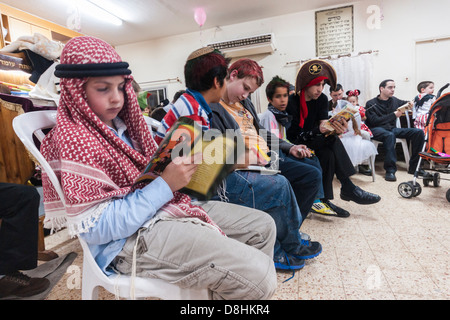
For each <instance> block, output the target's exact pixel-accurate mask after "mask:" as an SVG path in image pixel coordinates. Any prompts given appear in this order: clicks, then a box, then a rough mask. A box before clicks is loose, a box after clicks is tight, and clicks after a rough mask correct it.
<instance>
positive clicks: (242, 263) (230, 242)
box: [113, 201, 277, 299]
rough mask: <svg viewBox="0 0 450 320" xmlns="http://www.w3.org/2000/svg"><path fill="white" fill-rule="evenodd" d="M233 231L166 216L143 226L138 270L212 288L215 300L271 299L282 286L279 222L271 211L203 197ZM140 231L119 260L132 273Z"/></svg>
mask: <svg viewBox="0 0 450 320" xmlns="http://www.w3.org/2000/svg"><path fill="white" fill-rule="evenodd" d="M196 204H200V205H201V206H202V207H203V208H204V209H205V211H206V212H207V213H208V215H209V216H210V217H211V219H212V220H213V221H214V222H215V223H216V224H217V225H218V226H219V227H220V228H221V229H222V231H223V232H225V233H226V234H227V237H225V236H223V235H222V234H220V233H219V232H217V230H213V229H211V228H210V227H207V226H204V225H202V224H198V223H193V222H186V221H178V220H169V221H168V220H160V221H158V222H157V223H155V224H154V225H153V226H152V227H151V228H148V229H146V230H141V232H140V234H139V238H140V239H139V241H138V242H137V250H136V252H137V254H136V275H137V276H139V277H155V278H160V279H164V280H166V281H169V282H172V283H175V284H177V285H179V286H181V287H191V288H196V289H200V288H208V289H210V290H211V291H212V297H213V299H268V298H270V297H271V296H272V295H273V293H274V292H275V289H276V285H277V278H276V272H275V268H274V263H273V260H272V259H273V249H274V243H275V235H276V231H275V224H274V222H273V219H272V218H271V217H270V216H269V215H268V214H266V213H264V212H262V211H259V210H255V209H251V208H247V207H243V206H239V205H234V204H230V203H225V202H219V201H208V202H199V203H196ZM136 238H137V233H136V234H134V235H133V236H131V237H130V238H129V239H128V240H127V242H126V243H125V246H124V248H123V250H122V251H121V252H120V254H119V255H118V256H117V257H116V258H115V259H114V261H113V265H114V267H115V268H116V269H117V270H118V271H119V272H121V273H124V274H130V273H131V271H132V270H131V269H132V259H133V248H134V246H135V244H136Z"/></svg>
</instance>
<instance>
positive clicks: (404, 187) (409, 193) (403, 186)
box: [398, 181, 416, 199]
mask: <svg viewBox="0 0 450 320" xmlns="http://www.w3.org/2000/svg"><path fill="white" fill-rule="evenodd" d="M398 193H400V195H401V196H402V197H403V198H407V199H409V198H412V197H414V194H415V193H416V188H415V187H414V185H413V183H412V181H408V182H402V183H400V184H399V185H398Z"/></svg>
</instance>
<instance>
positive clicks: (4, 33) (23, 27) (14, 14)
mask: <svg viewBox="0 0 450 320" xmlns="http://www.w3.org/2000/svg"><path fill="white" fill-rule="evenodd" d="M0 16H1V19H0V23H1V27H2V28H1V29H0V33H1V39H0V48H3V47H4V46H6V45H8V44H10V43H11V42H13V41H15V40H17V38H18V37H20V36H25V35H33V34H34V33H36V32H38V33H40V34H42V35H44V36H46V37H47V38H48V39H50V40H55V41H60V42H62V43H66V42H67V41H69V40H70V39H72V38H73V37H77V36H81V35H82V34H81V33H78V32H76V31H73V30H70V29H68V28H64V27H62V26H60V25H57V24H55V23H52V22H49V21H47V20H44V19H41V18H38V17H36V16H33V15H31V14H29V13H26V12H24V11H21V10H18V9H15V8H13V7H10V6H7V5H5V4H1V3H0Z"/></svg>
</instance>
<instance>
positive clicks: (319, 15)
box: [316, 6, 353, 57]
mask: <svg viewBox="0 0 450 320" xmlns="http://www.w3.org/2000/svg"><path fill="white" fill-rule="evenodd" d="M350 52H353V6H346V7H341V8H334V9H327V10H321V11H316V56H317V57H319V56H329V55H334V54H342V53H350Z"/></svg>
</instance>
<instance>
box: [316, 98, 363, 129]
mask: <svg viewBox="0 0 450 320" xmlns="http://www.w3.org/2000/svg"><path fill="white" fill-rule="evenodd" d="M357 112H359V110H358V109H356V108H354V107H353V106H352V105H350V104H347V105H345V106H344V107H342V109H341V110H339V112H338V113H336V114H335V115H334V116H332V117H331V118H330V119H328V121H326V122H324V124H323V126H324V127H325V128H326V129H328V130H329V131H330V134H331V133H333V132H334V128H333V127H332V126H331V124H332V123H333V122H336V121H340V122H342V121H348V120H350V119H351V118H352V117H353V116H354V115H355V114H356V113H357Z"/></svg>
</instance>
